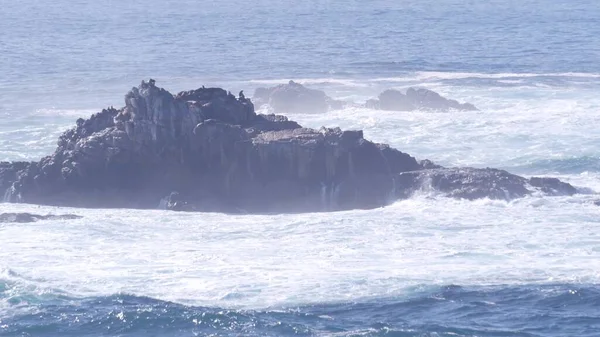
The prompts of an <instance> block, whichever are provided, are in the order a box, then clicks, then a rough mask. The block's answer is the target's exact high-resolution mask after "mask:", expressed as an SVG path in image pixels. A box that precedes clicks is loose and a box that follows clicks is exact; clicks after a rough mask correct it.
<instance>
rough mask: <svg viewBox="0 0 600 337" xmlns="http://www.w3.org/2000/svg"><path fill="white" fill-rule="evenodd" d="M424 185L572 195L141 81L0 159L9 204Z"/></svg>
mask: <svg viewBox="0 0 600 337" xmlns="http://www.w3.org/2000/svg"><path fill="white" fill-rule="evenodd" d="M422 188H427V189H432V190H435V191H438V192H439V193H440V194H443V195H447V196H450V197H456V198H466V199H476V198H492V199H507V200H508V199H512V198H519V197H524V196H526V195H529V194H532V193H544V194H548V195H570V194H574V193H576V192H577V190H576V189H575V188H574V187H573V186H571V185H569V184H567V183H564V182H561V181H559V180H557V179H553V178H524V177H520V176H516V175H513V174H510V173H508V172H506V171H502V170H496V169H475V168H444V167H441V166H439V165H436V164H434V163H432V162H431V161H428V160H424V161H417V160H416V159H415V158H414V157H412V156H410V155H409V154H406V153H403V152H401V151H398V150H396V149H393V148H391V147H390V146H388V145H385V144H377V143H374V142H371V141H368V140H366V139H364V137H363V133H362V131H342V130H340V129H339V128H321V129H319V130H313V129H308V128H303V127H301V126H300V125H298V124H297V123H296V122H293V121H290V120H288V119H287V118H286V117H284V116H278V115H261V114H257V113H256V112H255V111H254V105H253V103H252V102H251V101H250V100H249V99H247V98H245V97H243V96H242V95H240V97H235V96H234V95H232V94H230V93H228V92H227V91H225V90H223V89H220V88H201V89H197V90H192V91H184V92H180V93H178V94H176V95H173V94H171V93H169V92H168V91H166V90H164V89H162V88H159V87H158V86H156V84H155V82H154V80H150V81H148V82H144V81H143V82H142V83H141V85H139V86H138V87H135V88H133V89H132V90H131V91H130V92H129V93H127V95H126V96H125V106H124V107H123V108H120V109H115V108H112V107H111V108H108V109H104V110H102V111H101V112H99V113H96V114H94V115H92V116H91V117H90V118H88V119H79V120H77V122H76V126H75V127H74V128H72V129H70V130H67V131H66V132H64V133H63V134H62V135H61V136H60V138H59V140H58V147H57V149H56V150H55V152H54V153H53V154H51V155H49V156H47V157H44V158H42V159H41V160H40V161H38V162H12V163H6V162H4V163H0V191H2V192H4V200H5V201H6V202H24V203H32V204H43V205H55V206H75V207H88V208H115V207H116V208H146V209H156V208H158V207H160V208H165V209H173V210H189V211H218V212H245V213H272V212H315V211H335V210H347V209H370V208H376V207H381V206H385V205H388V204H390V203H392V202H394V201H395V200H398V199H401V198H408V197H410V196H411V195H412V194H413V193H414V192H415V191H418V190H420V189H422Z"/></svg>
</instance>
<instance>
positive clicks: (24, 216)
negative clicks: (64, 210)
mask: <svg viewBox="0 0 600 337" xmlns="http://www.w3.org/2000/svg"><path fill="white" fill-rule="evenodd" d="M81 218H83V217H82V216H79V215H74V214H62V215H53V214H48V215H38V214H31V213H0V223H13V222H16V223H28V222H36V221H40V220H74V219H81Z"/></svg>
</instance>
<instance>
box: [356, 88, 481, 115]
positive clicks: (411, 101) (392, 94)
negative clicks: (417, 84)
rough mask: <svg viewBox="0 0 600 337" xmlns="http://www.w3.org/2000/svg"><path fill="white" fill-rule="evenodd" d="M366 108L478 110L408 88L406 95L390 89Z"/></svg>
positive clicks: (425, 91)
mask: <svg viewBox="0 0 600 337" xmlns="http://www.w3.org/2000/svg"><path fill="white" fill-rule="evenodd" d="M365 106H366V107H367V108H370V109H376V110H388V111H413V110H435V111H449V110H463V111H476V110H477V108H476V107H475V106H474V105H473V104H470V103H462V104H461V103H459V102H457V101H455V100H453V99H447V98H444V97H442V96H441V95H440V94H438V93H437V92H435V91H432V90H428V89H423V88H408V89H407V90H406V93H402V92H400V91H398V90H394V89H389V90H386V91H384V92H382V93H381V94H380V95H379V99H370V100H368V101H367V102H366V104H365Z"/></svg>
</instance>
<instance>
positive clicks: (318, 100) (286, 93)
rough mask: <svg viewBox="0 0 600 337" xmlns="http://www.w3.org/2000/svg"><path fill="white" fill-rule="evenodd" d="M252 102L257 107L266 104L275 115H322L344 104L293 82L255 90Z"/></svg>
mask: <svg viewBox="0 0 600 337" xmlns="http://www.w3.org/2000/svg"><path fill="white" fill-rule="evenodd" d="M252 100H253V101H254V103H255V104H256V106H259V107H260V106H262V105H264V104H268V105H269V106H270V107H271V108H272V110H273V111H274V112H275V113H277V114H294V113H324V112H327V111H329V110H332V109H341V108H342V107H343V106H344V102H342V101H337V100H334V99H332V98H331V97H329V96H327V95H326V94H325V93H324V92H323V91H321V90H316V89H309V88H307V87H305V86H303V85H302V84H299V83H296V82H294V81H290V82H289V83H288V84H280V85H278V86H275V87H270V88H257V89H256V90H255V91H254V96H253V98H252Z"/></svg>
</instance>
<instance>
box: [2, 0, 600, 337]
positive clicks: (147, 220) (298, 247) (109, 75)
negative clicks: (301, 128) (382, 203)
mask: <svg viewBox="0 0 600 337" xmlns="http://www.w3.org/2000/svg"><path fill="white" fill-rule="evenodd" d="M0 5H1V6H0V8H2V10H0V32H2V33H0V160H37V159H39V158H41V157H42V156H44V155H46V154H49V153H51V152H52V151H53V149H54V148H55V146H56V139H57V137H58V135H59V134H60V133H61V132H63V131H64V130H65V129H67V128H69V127H71V126H72V125H74V121H75V120H76V119H77V118H79V117H86V116H89V115H90V114H91V113H94V112H96V111H98V110H100V109H102V108H104V107H107V106H110V105H113V106H115V107H120V106H122V105H123V96H124V94H125V93H126V92H127V90H129V89H130V88H131V87H132V86H135V85H137V84H139V82H140V81H141V80H142V79H148V78H154V79H156V80H157V84H158V85H160V86H163V87H165V88H166V89H168V90H170V91H171V92H176V91H179V90H186V89H192V88H197V87H200V86H202V85H206V86H221V87H224V88H227V89H228V90H231V91H232V92H234V93H237V91H239V90H241V89H244V90H245V92H246V95H247V96H251V93H252V92H253V89H255V88H257V87H260V86H271V85H275V84H278V83H285V82H287V81H288V80H290V79H294V80H296V81H298V82H300V83H303V84H305V85H307V86H309V87H311V88H317V89H322V90H325V91H326V92H327V94H329V95H330V96H332V97H335V98H338V99H344V100H348V101H354V102H364V101H365V100H367V99H369V98H373V97H375V96H377V94H378V93H380V92H381V91H382V90H384V89H387V88H398V89H404V88H407V87H410V86H421V87H425V88H429V89H432V90H435V91H437V92H439V93H441V94H443V95H445V96H447V97H450V98H453V99H457V100H459V101H466V102H471V103H473V104H475V105H476V106H477V107H478V108H479V109H480V111H476V112H453V113H432V112H423V111H415V112H403V113H398V112H382V111H374V110H369V109H364V108H346V109H343V110H336V111H331V112H329V113H326V114H311V113H306V114H299V115H294V116H290V117H291V118H292V119H294V120H297V121H298V122H300V123H301V124H303V125H305V126H309V127H321V126H328V127H334V126H340V127H342V128H344V129H363V130H364V131H365V137H366V138H369V139H372V140H375V141H379V142H386V143H389V144H391V145H392V146H394V147H396V148H398V149H400V150H402V151H404V152H408V153H410V154H411V155H413V156H415V157H417V158H418V159H425V158H428V159H431V160H433V161H434V162H437V163H440V164H442V165H449V166H454V165H460V166H474V167H488V166H489V167H499V168H504V169H507V170H510V171H511V172H514V173H518V174H522V175H525V176H532V175H537V176H540V175H541V176H556V177H559V178H561V179H563V180H565V181H568V182H570V183H572V184H574V185H576V186H579V187H584V188H586V189H587V191H588V193H585V194H580V195H576V196H573V197H555V198H549V197H542V196H532V197H528V198H524V199H520V200H515V201H511V202H503V201H490V200H479V201H472V202H471V201H459V200H451V199H447V198H442V197H439V196H437V195H435V194H434V193H427V192H423V193H421V194H419V195H416V196H414V197H413V198H411V199H409V200H404V201H399V202H397V203H395V204H393V205H391V206H388V207H385V208H381V209H375V210H368V211H347V212H336V213H318V214H296V215H286V214H279V215H270V216H265V215H261V216H254V215H245V216H240V215H224V214H217V213H200V214H193V213H191V214H188V213H186V214H180V213H172V212H164V211H158V210H157V211H140V210H127V209H116V210H98V209H94V210H90V209H68V208H60V209H58V208H52V207H46V206H38V205H27V204H0V212H32V213H37V214H47V213H53V214H62V213H73V214H78V215H82V216H83V218H82V219H78V220H68V221H60V220H52V221H40V222H36V223H31V224H12V223H3V224H0V336H136V337H137V336H296V335H298V336H479V337H484V336H497V337H500V336H527V337H534V336H535V337H537V336H598V335H600V207H598V206H596V205H594V201H597V200H599V199H600V197H599V196H597V195H596V192H599V191H600V133H599V132H598V131H597V125H598V122H600V117H599V116H600V115H599V112H600V95H598V93H599V92H600V62H599V61H598V60H600V25H599V24H597V23H598V21H599V20H600V3H598V2H597V1H593V0H572V1H569V2H566V1H558V0H524V1H518V2H517V1H507V0H491V1H486V2H481V1H471V0H467V1H465V0H463V1H459V0H439V1H432V0H420V1H416V0H403V1H384V0H374V1H370V2H368V3H365V2H359V1H354V0H350V1H339V0H330V1H312V0H308V1H303V2H295V3H293V4H292V3H290V2H282V1H274V0H259V1H255V2H247V1H239V0H232V1H229V2H217V1H208V0H207V1H202V2H197V1H190V0H181V1H166V0H163V1H156V0H147V1H138V0H131V1H114V0H107V1H102V2H91V1H83V0H74V1H66V0H57V1H54V2H42V1H33V0H25V1H18V2H17V1H12V2H9V1H2V0H0Z"/></svg>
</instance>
